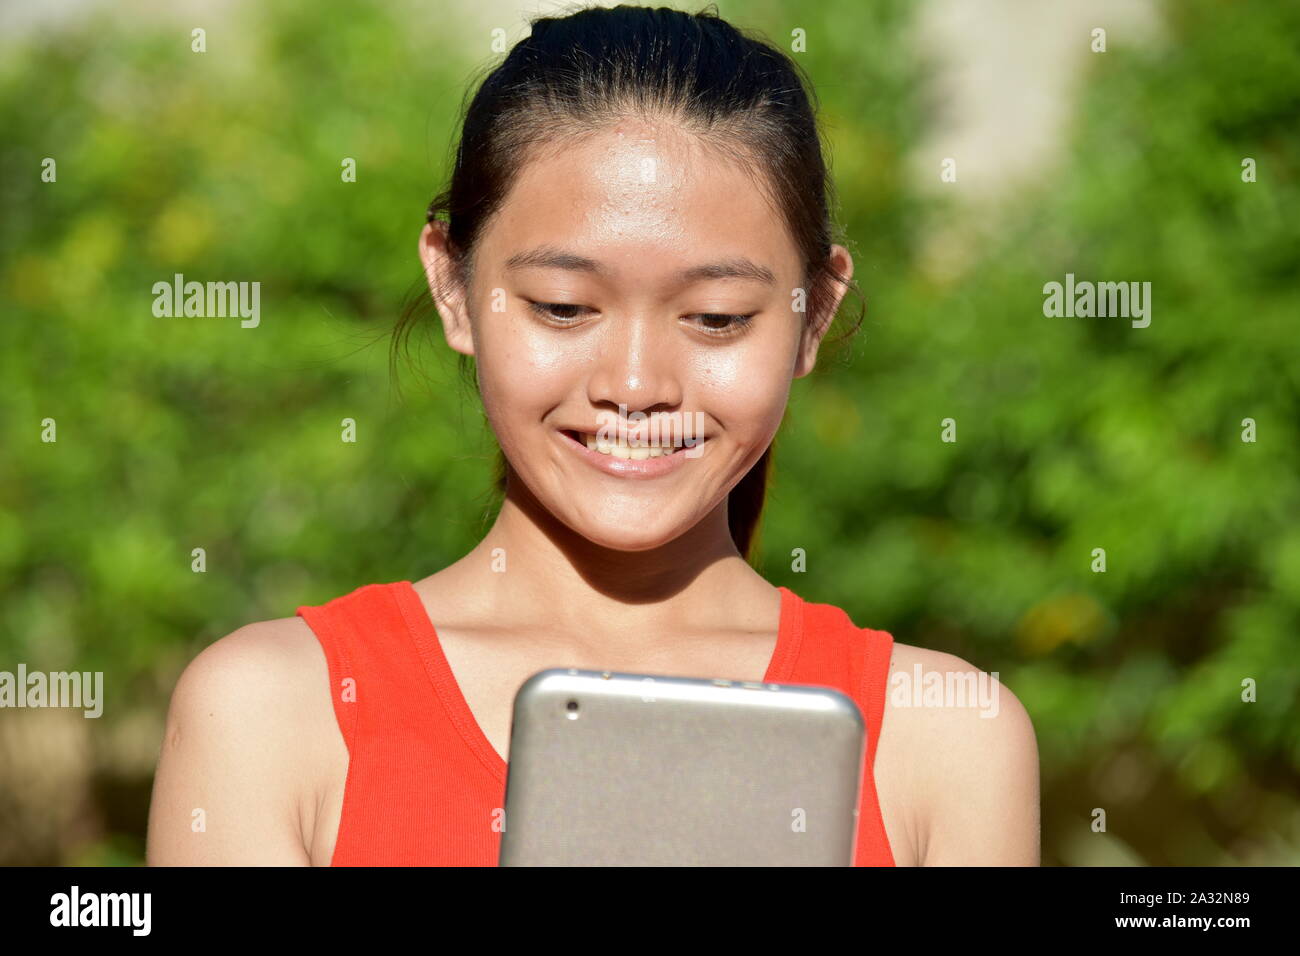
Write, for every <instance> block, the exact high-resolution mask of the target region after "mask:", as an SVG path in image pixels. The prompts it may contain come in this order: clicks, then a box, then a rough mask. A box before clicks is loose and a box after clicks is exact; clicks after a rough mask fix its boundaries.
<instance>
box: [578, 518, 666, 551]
mask: <svg viewBox="0 0 1300 956" xmlns="http://www.w3.org/2000/svg"><path fill="white" fill-rule="evenodd" d="M571 527H573V529H574V530H575V531H577V533H578V534H580V535H582V536H583V537H584V538H586V539H587V540H588V541H590V542H591V543H592V544H594V545H597V546H599V547H602V548H608V549H610V550H611V551H650V550H653V549H654V548H660V547H663V546H664V545H666V544H668V543H669V542H670V541H674V540H676V539H677V538H678V537H680V536H681V535H682V534H684V533H685V532H686V531H687V530H688V529H687V528H686V527H673V528H671V529H669V528H665V529H663V530H656V531H649V532H648V531H647V530H646V529H645V527H644V526H642V527H639V528H638V527H635V526H632V527H626V526H619V527H614V526H611V525H609V524H606V523H601V524H598V525H593V524H591V523H588V522H583V523H580V524H578V525H575V526H571Z"/></svg>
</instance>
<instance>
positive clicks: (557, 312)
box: [528, 299, 594, 324]
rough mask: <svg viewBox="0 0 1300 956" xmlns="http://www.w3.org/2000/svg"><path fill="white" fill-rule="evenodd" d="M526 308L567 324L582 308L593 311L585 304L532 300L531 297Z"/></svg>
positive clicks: (576, 316)
mask: <svg viewBox="0 0 1300 956" xmlns="http://www.w3.org/2000/svg"><path fill="white" fill-rule="evenodd" d="M528 308H530V309H531V310H532V311H533V312H535V313H537V314H538V315H540V316H541V317H542V318H544V319H551V320H553V321H558V322H560V323H561V324H569V323H571V322H573V321H574V320H576V319H578V318H579V317H580V314H581V313H582V312H583V311H584V310H585V311H588V312H591V311H594V310H592V309H588V308H587V307H586V306H585V305H573V304H571V303H568V302H533V301H532V300H531V299H530V300H529V301H528Z"/></svg>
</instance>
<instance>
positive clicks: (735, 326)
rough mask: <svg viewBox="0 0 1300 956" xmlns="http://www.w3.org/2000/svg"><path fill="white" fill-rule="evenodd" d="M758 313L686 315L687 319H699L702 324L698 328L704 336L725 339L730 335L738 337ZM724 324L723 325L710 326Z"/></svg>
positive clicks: (698, 313) (702, 313)
mask: <svg viewBox="0 0 1300 956" xmlns="http://www.w3.org/2000/svg"><path fill="white" fill-rule="evenodd" d="M757 314H758V313H756V312H751V313H750V314H749V315H727V314H725V313H721V312H697V313H696V314H695V315H688V316H686V318H688V319H700V320H702V321H703V323H704V324H702V325H701V326H700V328H701V329H703V330H704V332H705V334H707V335H711V336H714V337H715V338H726V337H728V336H732V335H740V334H741V333H742V332H744V331H745V329H746V328H747V327H748V326H749V323H750V321H751V320H752V319H753V318H754V316H755V315H757ZM712 323H725V324H716V325H715V324H712Z"/></svg>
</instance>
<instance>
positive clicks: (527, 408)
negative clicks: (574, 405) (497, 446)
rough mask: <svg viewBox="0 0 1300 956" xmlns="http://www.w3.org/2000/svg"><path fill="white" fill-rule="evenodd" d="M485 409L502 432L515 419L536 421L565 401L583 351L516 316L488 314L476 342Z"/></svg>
mask: <svg viewBox="0 0 1300 956" xmlns="http://www.w3.org/2000/svg"><path fill="white" fill-rule="evenodd" d="M475 353H476V355H475V360H476V362H477V365H478V377H479V385H480V392H481V394H482V396H483V403H484V409H485V410H486V412H487V414H488V418H489V420H490V421H491V422H492V425H493V427H494V428H495V429H496V430H497V432H498V434H502V433H509V432H510V431H511V425H512V421H513V420H514V419H519V420H520V421H530V422H531V421H536V419H537V418H538V417H540V414H541V413H545V412H546V411H548V410H549V409H551V408H553V407H554V406H555V405H556V404H558V403H559V402H560V401H562V400H563V398H564V396H565V395H566V394H567V393H568V392H569V390H570V388H571V386H572V381H573V377H574V374H575V372H576V370H577V369H579V368H580V367H581V365H582V356H583V354H584V353H583V351H582V349H581V347H580V346H579V345H578V344H577V343H574V342H560V341H559V340H558V339H557V337H555V336H553V335H547V334H545V330H540V329H538V328H537V327H536V326H534V325H533V324H532V323H529V322H528V321H527V320H525V319H520V318H518V317H516V316H510V315H506V314H501V313H489V314H488V315H487V316H486V318H485V320H484V321H483V322H482V323H481V324H480V326H479V328H478V330H477V335H476V341H475Z"/></svg>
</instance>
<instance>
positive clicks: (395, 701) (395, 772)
mask: <svg viewBox="0 0 1300 956" xmlns="http://www.w3.org/2000/svg"><path fill="white" fill-rule="evenodd" d="M779 590H780V592H781V619H780V626H779V629H778V633H777V641H776V648H775V650H774V651H773V654H772V660H771V662H770V663H769V665H768V669H767V674H766V675H765V676H764V678H763V680H764V681H774V682H784V683H790V684H818V685H822V686H826V687H833V688H835V689H837V690H840V691H843V692H844V693H845V694H848V695H849V696H850V697H852V698H853V700H854V701H855V702H856V703H857V705H858V707H859V708H860V709H861V711H862V715H863V718H864V719H865V721H866V725H867V745H866V747H867V752H866V760H865V766H864V769H863V774H862V795H861V798H860V802H859V806H858V842H857V852H856V854H855V857H854V864H855V865H856V866H893V865H894V858H893V854H892V853H891V852H890V848H889V840H888V838H887V837H886V835H885V826H884V820H883V819H882V817H881V814H880V805H879V803H878V801H877V799H876V784H875V777H874V774H873V772H872V768H873V765H874V763H875V756H876V743H877V741H878V740H879V739H880V726H881V721H882V719H883V716H884V706H885V687H886V683H887V681H888V678H889V658H890V652H891V650H892V648H893V643H894V639H893V638H892V637H891V636H890V635H889V634H888V633H886V632H885V631H875V630H870V629H867V628H859V627H857V626H856V625H854V623H853V622H852V620H850V619H849V616H848V614H846V613H845V612H844V611H843V610H842V609H840V608H838V607H836V606H834V605H831V604H814V603H810V602H807V601H804V600H803V599H802V598H800V597H799V596H798V595H797V594H795V593H794V592H793V591H790V590H789V589H788V588H784V587H781V588H779ZM298 614H299V615H301V616H302V618H303V619H304V620H305V621H306V622H307V624H308V625H309V626H310V627H311V629H312V631H313V632H315V634H316V637H317V639H318V640H319V641H320V644H321V647H322V648H323V649H324V652H325V659H326V661H327V662H328V665H329V678H330V688H331V693H330V698H331V700H332V701H333V704H334V714H335V716H336V717H337V718H338V722H339V727H340V729H341V730H342V733H343V739H344V741H345V743H346V744H347V748H348V754H349V761H348V775H347V782H346V784H345V789H344V793H343V808H342V811H341V818H340V820H339V829H338V837H337V841H336V843H335V846H334V856H333V858H332V859H331V865H332V866H495V865H496V863H497V854H498V851H499V848H500V844H501V833H500V830H499V827H498V826H497V825H496V821H497V820H499V819H500V817H501V813H502V811H501V809H500V808H501V807H502V806H503V805H504V799H505V787H506V763H505V761H503V760H502V759H501V757H500V756H499V755H498V754H497V752H496V750H495V749H493V747H492V745H491V743H489V742H488V739H487V737H486V735H485V734H484V733H483V731H482V730H481V729H480V727H479V725H478V723H477V722H476V721H475V719H474V716H473V714H472V713H471V712H470V709H469V705H468V704H467V703H466V702H465V697H464V696H463V695H462V694H461V691H460V687H459V686H458V685H457V683H456V678H455V677H454V676H452V672H451V668H450V666H449V665H448V663H447V658H446V657H445V656H444V655H443V652H442V648H441V646H440V645H439V643H438V635H437V632H436V631H435V630H434V627H433V624H432V622H431V621H430V620H429V616H428V614H427V613H426V612H425V610H424V604H423V603H422V602H421V601H420V597H419V595H418V594H416V592H415V589H414V588H413V587H412V586H411V583H410V582H409V581H399V582H397V583H395V584H369V585H366V586H365V587H362V588H358V589H357V590H355V591H353V592H352V593H351V594H347V595H344V596H342V597H338V598H335V599H334V600H332V601H330V602H328V603H326V604H322V605H319V606H315V607H313V606H304V607H300V608H298Z"/></svg>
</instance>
